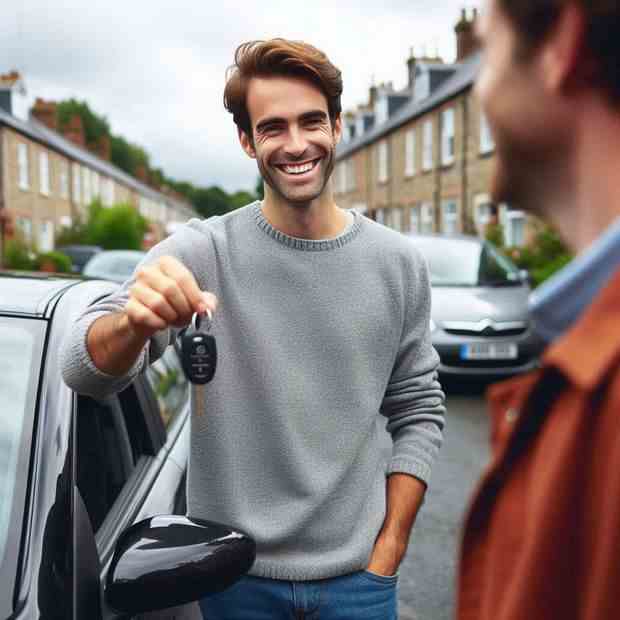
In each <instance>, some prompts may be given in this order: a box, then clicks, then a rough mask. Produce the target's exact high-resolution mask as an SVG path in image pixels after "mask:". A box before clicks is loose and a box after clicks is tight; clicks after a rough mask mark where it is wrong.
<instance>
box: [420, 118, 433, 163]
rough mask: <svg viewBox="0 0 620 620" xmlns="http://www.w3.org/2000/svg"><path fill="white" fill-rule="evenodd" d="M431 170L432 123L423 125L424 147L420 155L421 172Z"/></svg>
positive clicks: (428, 122) (427, 122)
mask: <svg viewBox="0 0 620 620" xmlns="http://www.w3.org/2000/svg"><path fill="white" fill-rule="evenodd" d="M432 169H433V121H426V122H425V123H424V145H423V153H422V170H432Z"/></svg>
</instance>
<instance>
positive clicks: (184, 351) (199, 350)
mask: <svg viewBox="0 0 620 620" xmlns="http://www.w3.org/2000/svg"><path fill="white" fill-rule="evenodd" d="M202 318H203V317H201V316H200V315H198V314H194V316H193V317H192V322H191V323H190V325H189V327H188V328H187V329H186V330H185V333H184V334H183V336H182V337H181V364H182V366H183V372H184V373H185V376H186V377H187V380H188V381H190V382H191V383H194V384H197V385H204V384H205V383H209V381H211V379H213V375H215V369H216V367H217V347H216V344H215V337H214V336H213V335H212V334H209V333H208V331H209V329H210V328H211V313H210V312H209V313H208V326H207V327H206V328H204V327H203V320H202Z"/></svg>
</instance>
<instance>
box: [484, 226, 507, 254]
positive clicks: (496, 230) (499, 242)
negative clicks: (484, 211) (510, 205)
mask: <svg viewBox="0 0 620 620" xmlns="http://www.w3.org/2000/svg"><path fill="white" fill-rule="evenodd" d="M484 237H485V239H486V240H487V241H490V242H491V243H492V244H493V245H494V246H496V247H498V248H503V247H504V227H503V226H502V225H501V224H487V226H486V228H485V229H484Z"/></svg>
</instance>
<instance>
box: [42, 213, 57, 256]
mask: <svg viewBox="0 0 620 620" xmlns="http://www.w3.org/2000/svg"><path fill="white" fill-rule="evenodd" d="M53 249H54V223H53V222H51V221H50V220H43V221H42V222H41V224H39V250H41V252H51V251H52V250H53Z"/></svg>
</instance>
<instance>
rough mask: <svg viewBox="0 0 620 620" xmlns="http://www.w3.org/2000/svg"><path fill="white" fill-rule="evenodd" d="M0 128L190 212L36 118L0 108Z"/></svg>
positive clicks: (148, 195) (174, 200)
mask: <svg viewBox="0 0 620 620" xmlns="http://www.w3.org/2000/svg"><path fill="white" fill-rule="evenodd" d="M0 125H6V126H8V127H11V128H12V129H14V130H15V131H18V132H19V133H21V134H24V135H25V136H28V137H29V138H31V139H32V140H35V141H36V142H40V143H41V144H44V145H45V146H47V147H49V148H51V149H53V150H55V151H58V152H59V153H62V154H63V155H66V156H67V157H69V158H71V159H73V160H75V161H77V162H80V163H81V164H84V165H86V166H88V167H89V168H91V169H92V170H96V171H97V172H99V173H100V174H103V175H105V176H107V177H110V178H112V179H114V180H115V181H118V182H119V183H122V184H123V185H125V186H127V187H129V188H131V189H133V190H135V191H136V192H139V193H140V194H141V195H143V196H145V197H146V198H150V199H151V200H153V201H157V202H165V203H167V204H172V205H173V206H175V207H176V208H181V209H185V210H189V211H191V212H192V213H193V209H192V207H191V206H190V205H188V204H186V203H184V202H181V201H179V200H176V199H175V198H172V197H171V196H168V195H167V194H163V193H161V192H158V191H157V190H155V189H153V188H152V187H149V186H148V185H146V184H145V183H142V182H141V181H139V180H138V179H136V178H135V177H132V176H131V175H130V174H127V173H126V172H124V171H123V170H121V169H120V168H117V167H116V166H115V165H114V164H111V163H110V162H108V161H105V160H103V159H101V158H100V157H97V156H96V155H94V154H93V153H91V152H90V151H88V150H86V149H83V148H81V147H79V146H77V145H76V144H74V143H73V142H71V141H70V140H67V139H66V138H64V137H63V136H61V135H60V134H59V133H57V132H56V131H54V130H52V129H50V128H49V127H47V126H46V125H43V123H39V122H38V121H37V120H35V119H30V120H29V121H23V120H21V119H19V118H17V117H16V116H13V115H12V114H9V113H8V112H6V111H5V110H3V109H1V108H0Z"/></svg>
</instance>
